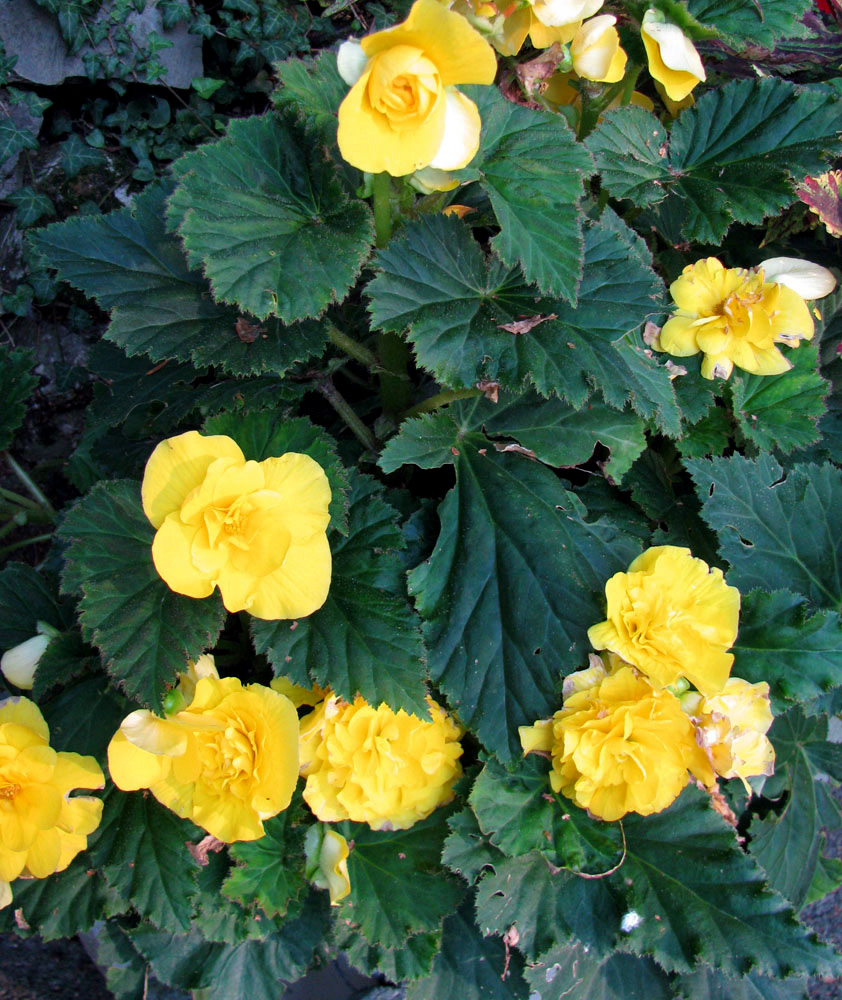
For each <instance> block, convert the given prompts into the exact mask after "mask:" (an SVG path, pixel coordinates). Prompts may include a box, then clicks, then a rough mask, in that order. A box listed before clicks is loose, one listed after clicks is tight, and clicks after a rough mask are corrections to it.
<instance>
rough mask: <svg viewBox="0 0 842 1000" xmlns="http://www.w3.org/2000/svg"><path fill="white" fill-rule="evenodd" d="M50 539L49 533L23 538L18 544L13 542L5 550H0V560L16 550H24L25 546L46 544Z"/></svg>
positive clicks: (50, 534)
mask: <svg viewBox="0 0 842 1000" xmlns="http://www.w3.org/2000/svg"><path fill="white" fill-rule="evenodd" d="M52 537H53V536H52V533H51V532H49V533H47V534H46V535H34V536H33V537H32V538H23V539H21V541H19V542H13V543H12V544H11V545H7V546H6V547H5V548H2V549H0V559H2V558H3V557H4V556H7V555H9V553H10V552H16V551H17V550H18V549H25V548H26V546H27V545H36V544H37V543H38V542H48V541H49V540H50V539H51V538H52Z"/></svg>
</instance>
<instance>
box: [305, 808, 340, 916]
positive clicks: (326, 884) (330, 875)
mask: <svg viewBox="0 0 842 1000" xmlns="http://www.w3.org/2000/svg"><path fill="white" fill-rule="evenodd" d="M304 852H305V855H306V859H307V860H306V864H305V868H304V874H305V875H306V877H307V878H308V879H310V881H311V882H312V883H313V885H315V886H316V887H317V888H319V889H327V890H328V891H329V892H330V905H331V906H336V905H337V904H338V903H339V900H340V899H344V898H345V897H346V896H347V895H349V894H350V892H351V880H350V878H349V877H348V841H347V840H346V839H345V838H344V837H343V836H342V834H340V833H337V832H336V831H335V830H331V829H330V828H329V827H328V826H326V825H325V824H323V823H317V824H316V825H315V826H311V827H310V829H309V830H308V831H307V836H306V837H305V838H304Z"/></svg>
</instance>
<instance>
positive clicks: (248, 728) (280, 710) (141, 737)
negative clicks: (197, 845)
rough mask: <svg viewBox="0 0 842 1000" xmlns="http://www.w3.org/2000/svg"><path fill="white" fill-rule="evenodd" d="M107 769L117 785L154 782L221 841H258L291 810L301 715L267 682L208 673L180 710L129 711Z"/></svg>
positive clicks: (162, 796) (165, 800)
mask: <svg viewBox="0 0 842 1000" xmlns="http://www.w3.org/2000/svg"><path fill="white" fill-rule="evenodd" d="M108 768H109V770H110V772H111V777H112V779H113V780H114V784H115V785H117V787H118V788H121V789H123V791H126V792H133V791H137V790H138V789H141V788H148V789H149V791H150V792H152V794H153V795H154V796H155V798H156V799H157V800H158V801H159V802H160V803H161V804H162V805H165V806H166V807H167V808H168V809H172V811H173V812H174V813H175V814H176V815H177V816H180V817H181V818H182V819H189V820H192V821H193V822H194V823H196V824H197V825H198V826H201V827H203V828H204V829H205V830H207V831H208V833H210V834H211V835H212V836H214V837H216V838H218V839H219V840H223V841H225V842H226V843H228V844H230V843H233V842H234V841H238V840H258V839H259V838H260V837H262V836H263V834H264V830H263V820H265V819H270V818H271V817H272V816H275V815H277V814H278V813H279V812H281V810H283V809H286V807H287V806H288V805H289V803H290V799H291V798H292V793H293V790H294V789H295V785H296V781H297V778H298V714H297V712H296V711H295V708H294V706H293V704H292V702H291V701H290V700H289V699H288V698H285V697H284V696H283V695H281V694H278V693H277V692H276V691H272V690H271V689H270V688H267V687H264V686H263V685H262V684H249V685H247V686H246V687H243V685H242V683H241V682H240V681H239V680H238V679H237V678H236V677H225V678H219V677H217V676H215V674H210V673H208V674H206V675H205V676H203V677H200V678H199V679H198V681H197V682H196V684H195V689H194V696H193V699H192V701H191V702H190V703H189V704H188V705H187V706H186V707H185V708H183V709H182V710H181V711H178V712H176V713H174V714H173V715H169V716H167V717H166V718H163V719H161V718H159V717H158V716H156V715H153V714H152V713H151V712H148V711H146V710H144V709H141V710H138V711H136V712H132V713H131V714H130V715H128V716H126V718H125V719H124V720H123V724H122V725H121V727H120V729H119V730H118V731H117V733H115V735H114V737H113V739H112V740H111V743H110V744H109V746H108Z"/></svg>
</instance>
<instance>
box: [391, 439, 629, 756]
mask: <svg viewBox="0 0 842 1000" xmlns="http://www.w3.org/2000/svg"><path fill="white" fill-rule="evenodd" d="M487 445H488V442H487V441H486V439H485V438H483V437H481V436H480V435H478V434H471V435H468V436H466V437H465V438H464V439H463V440H462V442H461V445H460V448H459V455H458V457H457V458H456V462H455V465H456V486H455V487H454V489H453V490H451V491H450V493H449V494H448V495H447V496H446V497H445V500H444V502H443V503H442V505H441V506H440V508H439V518H440V520H441V533H440V535H439V540H438V542H437V544H436V548H435V550H434V552H433V554H432V556H431V558H430V559H429V560H428V561H427V562H426V563H423V564H422V565H421V566H419V567H418V568H417V569H415V570H414V571H413V572H412V573H411V574H410V591H411V592H412V593H413V594H415V597H416V605H417V607H418V610H419V611H420V613H421V616H422V617H423V618H424V619H426V622H425V627H424V631H425V635H426V638H427V643H428V658H429V659H428V662H429V668H430V674H431V676H432V678H433V680H434V681H435V682H436V683H437V684H438V685H439V686H440V687H441V689H442V690H443V692H444V693H445V694H446V696H447V697H448V699H449V701H450V704H451V705H452V707H453V708H454V709H455V710H456V711H457V712H458V714H459V717H460V718H461V720H462V722H463V723H464V724H465V725H466V726H468V727H470V728H474V729H475V730H476V732H477V735H478V736H479V738H480V740H482V742H483V743H484V744H485V746H486V747H487V748H488V749H490V750H492V751H493V752H494V753H495V754H497V755H498V756H499V757H500V758H501V759H502V760H504V761H507V760H509V759H510V758H511V757H512V756H517V757H519V756H520V754H521V750H520V743H519V741H518V738H517V727H518V726H519V725H526V724H531V723H533V722H534V721H535V720H536V719H541V718H547V717H548V716H549V715H551V714H552V711H553V709H554V708H555V703H556V701H557V696H556V689H557V687H558V684H559V681H560V677H561V676H562V675H563V674H565V673H568V672H569V671H571V670H576V669H579V667H581V665H582V663H583V662H584V659H585V656H586V653H587V650H588V649H589V645H588V643H587V628H588V627H589V625H590V624H592V623H593V622H596V621H599V620H600V619H601V617H602V615H603V609H602V600H603V596H602V595H603V588H604V585H605V581H606V580H607V579H608V578H609V577H610V576H611V575H612V574H613V573H614V572H616V571H618V570H621V569H625V568H626V567H627V566H628V564H629V562H630V561H631V560H632V559H633V558H634V556H635V555H636V553H637V545H636V543H635V542H634V541H633V540H632V539H630V538H627V537H624V535H623V533H622V532H621V531H619V530H618V529H617V528H615V527H614V525H613V524H611V522H610V521H608V520H606V519H602V520H600V521H597V522H596V523H593V524H590V523H587V522H586V521H585V520H584V515H585V510H584V508H583V507H582V505H581V503H580V502H579V501H578V500H577V499H576V498H575V497H574V496H573V495H572V494H570V493H568V492H566V491H565V490H564V489H563V488H562V487H561V485H560V483H559V481H558V479H557V478H556V476H555V475H554V474H553V473H552V472H551V471H550V470H549V469H547V468H546V467H545V466H543V465H539V464H537V463H534V462H530V461H528V460H527V459H524V458H522V457H521V456H519V455H510V454H509V455H506V454H498V453H496V452H494V451H493V450H492V449H490V448H488V447H487ZM483 451H484V452H486V454H482V452H483Z"/></svg>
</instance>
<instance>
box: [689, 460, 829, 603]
mask: <svg viewBox="0 0 842 1000" xmlns="http://www.w3.org/2000/svg"><path fill="white" fill-rule="evenodd" d="M686 464H687V468H688V469H689V470H690V474H691V475H692V476H693V479H694V481H695V483H696V488H697V492H698V494H699V497H700V499H701V501H702V516H703V517H704V519H705V520H706V521H707V522H708V524H709V525H710V526H711V527H712V528H713V529H714V531H715V532H716V533H717V535H718V536H719V550H720V552H721V553H722V556H723V557H724V558H725V559H727V560H728V562H729V563H730V564H731V570H730V572H729V574H728V582H729V583H731V584H732V585H733V586H735V587H738V588H739V589H740V590H741V591H743V592H745V591H748V590H752V589H754V588H760V589H761V590H778V589H781V590H783V589H789V590H794V591H796V592H798V593H800V594H804V595H805V597H807V598H809V600H810V602H811V603H812V604H814V605H817V606H818V607H829V608H839V607H840V605H842V535H840V534H839V531H838V530H837V528H836V526H837V525H839V524H840V523H842V472H840V471H839V470H838V469H834V468H833V467H832V466H830V465H821V466H819V465H806V464H805V465H793V466H792V467H791V468H790V469H789V470H788V472H787V473H786V476H785V477H784V475H783V470H782V468H781V466H780V465H779V464H778V462H777V461H775V459H774V458H772V457H771V456H770V455H761V456H760V457H759V458H758V459H757V460H756V461H754V460H752V459H749V458H744V457H743V456H742V455H733V456H731V457H730V458H715V459H713V460H711V461H708V460H705V459H702V460H698V461H697V460H693V461H688V462H687V463H686Z"/></svg>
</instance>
